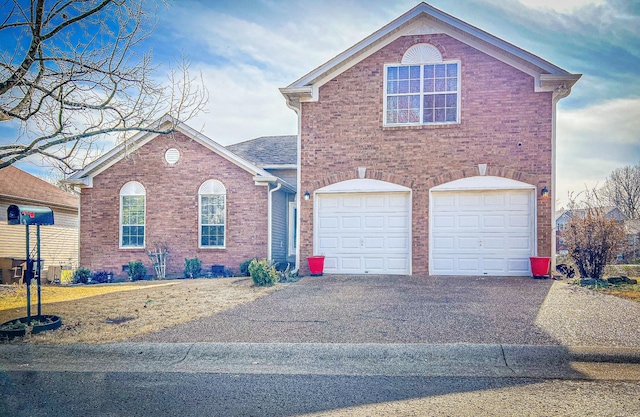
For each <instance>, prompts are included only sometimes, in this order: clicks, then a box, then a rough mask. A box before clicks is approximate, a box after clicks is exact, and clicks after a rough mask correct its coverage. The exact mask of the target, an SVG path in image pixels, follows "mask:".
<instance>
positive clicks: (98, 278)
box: [91, 271, 109, 284]
mask: <svg viewBox="0 0 640 417" xmlns="http://www.w3.org/2000/svg"><path fill="white" fill-rule="evenodd" d="M91 281H93V282H97V283H99V284H104V283H106V282H109V273H108V272H107V271H98V272H94V273H93V275H91Z"/></svg>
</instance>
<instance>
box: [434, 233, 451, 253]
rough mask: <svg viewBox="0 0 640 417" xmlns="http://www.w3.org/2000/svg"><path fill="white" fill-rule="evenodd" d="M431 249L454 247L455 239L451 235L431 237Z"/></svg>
mask: <svg viewBox="0 0 640 417" xmlns="http://www.w3.org/2000/svg"><path fill="white" fill-rule="evenodd" d="M433 249H435V250H437V249H442V250H446V249H455V239H454V238H453V236H449V237H436V238H433Z"/></svg>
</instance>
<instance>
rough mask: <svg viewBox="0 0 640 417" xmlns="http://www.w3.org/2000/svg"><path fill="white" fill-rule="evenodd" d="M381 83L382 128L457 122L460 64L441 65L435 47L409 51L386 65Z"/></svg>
mask: <svg viewBox="0 0 640 417" xmlns="http://www.w3.org/2000/svg"><path fill="white" fill-rule="evenodd" d="M384 82H385V98H384V113H385V116H384V124H385V126H398V125H428V124H446V123H459V122H460V91H461V90H460V62H459V61H443V59H442V55H441V54H440V51H439V50H438V49H437V48H436V47H435V46H433V45H429V44H417V45H414V46H412V47H411V48H409V49H408V50H407V51H406V52H405V54H404V56H403V57H402V62H401V63H400V64H387V65H385V79H384Z"/></svg>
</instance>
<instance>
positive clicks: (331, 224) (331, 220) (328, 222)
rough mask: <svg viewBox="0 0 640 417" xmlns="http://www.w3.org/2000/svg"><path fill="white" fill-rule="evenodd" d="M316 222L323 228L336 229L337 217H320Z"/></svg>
mask: <svg viewBox="0 0 640 417" xmlns="http://www.w3.org/2000/svg"><path fill="white" fill-rule="evenodd" d="M318 222H319V223H320V227H321V228H323V229H336V230H337V229H338V218H337V217H320V218H319V219H318Z"/></svg>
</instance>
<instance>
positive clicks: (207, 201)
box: [198, 180, 227, 248]
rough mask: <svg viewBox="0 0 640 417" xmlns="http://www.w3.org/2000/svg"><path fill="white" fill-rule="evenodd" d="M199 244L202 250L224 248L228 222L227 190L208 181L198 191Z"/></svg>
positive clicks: (215, 182)
mask: <svg viewBox="0 0 640 417" xmlns="http://www.w3.org/2000/svg"><path fill="white" fill-rule="evenodd" d="M198 206H199V208H200V210H199V214H200V215H199V219H198V223H199V227H198V229H199V235H200V236H199V242H200V245H199V246H200V247H201V248H224V247H225V235H226V220H227V189H226V188H225V187H224V185H223V184H222V183H221V182H220V181H216V180H208V181H205V182H204V183H202V185H201V186H200V189H198Z"/></svg>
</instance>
